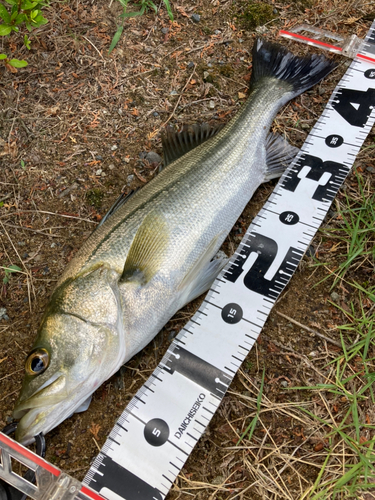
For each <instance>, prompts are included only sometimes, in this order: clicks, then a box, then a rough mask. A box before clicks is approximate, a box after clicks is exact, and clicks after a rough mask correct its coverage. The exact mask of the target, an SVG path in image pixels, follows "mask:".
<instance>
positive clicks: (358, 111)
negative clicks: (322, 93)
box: [332, 89, 375, 127]
mask: <svg viewBox="0 0 375 500" xmlns="http://www.w3.org/2000/svg"><path fill="white" fill-rule="evenodd" d="M332 106H333V108H334V109H335V110H336V111H337V112H338V113H339V114H340V115H341V116H342V117H343V118H344V120H346V121H347V122H348V123H350V125H353V127H364V126H365V125H366V123H367V120H368V118H369V116H370V114H371V111H372V109H373V107H374V106H375V89H368V90H366V92H365V91H363V90H352V89H340V90H339V93H338V94H337V97H336V100H334V101H333V102H332Z"/></svg>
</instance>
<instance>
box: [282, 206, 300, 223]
mask: <svg viewBox="0 0 375 500" xmlns="http://www.w3.org/2000/svg"><path fill="white" fill-rule="evenodd" d="M279 219H280V221H281V222H282V223H283V224H286V225H287V226H294V224H297V222H298V221H299V217H298V214H296V213H295V212H290V211H289V210H288V211H287V212H283V213H282V214H280V215H279Z"/></svg>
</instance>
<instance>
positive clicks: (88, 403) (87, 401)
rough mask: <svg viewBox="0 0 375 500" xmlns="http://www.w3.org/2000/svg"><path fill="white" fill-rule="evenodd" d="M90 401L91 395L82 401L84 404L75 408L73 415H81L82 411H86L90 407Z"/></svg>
mask: <svg viewBox="0 0 375 500" xmlns="http://www.w3.org/2000/svg"><path fill="white" fill-rule="evenodd" d="M91 400H92V395H91V396H89V397H88V398H87V399H85V400H84V402H83V403H82V404H81V405H79V406H78V408H76V410H75V412H74V413H81V412H83V411H86V410H87V408H88V407H89V406H90V403H91Z"/></svg>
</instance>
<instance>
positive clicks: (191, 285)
mask: <svg viewBox="0 0 375 500" xmlns="http://www.w3.org/2000/svg"><path fill="white" fill-rule="evenodd" d="M219 237H220V234H219V235H217V236H216V237H215V238H214V239H213V240H212V241H211V243H210V244H209V246H208V247H207V248H206V250H205V252H204V253H203V254H202V255H201V257H200V258H199V260H198V261H197V262H196V263H195V265H194V266H193V267H192V268H191V269H190V271H189V272H188V273H187V274H186V276H185V278H184V279H183V280H182V282H181V284H180V286H179V290H180V291H181V294H182V296H181V301H182V302H183V305H185V304H187V303H189V302H191V301H192V300H194V299H195V298H196V297H199V295H201V294H202V293H204V292H207V290H208V289H209V288H210V286H211V285H212V282H213V281H214V279H215V278H216V276H217V275H218V274H219V272H220V271H221V270H222V269H223V267H224V266H225V265H226V264H227V262H228V258H227V256H226V255H225V253H224V252H221V251H220V252H218V253H217V254H216V256H215V257H214V258H213V259H212V254H213V252H214V251H215V248H216V246H217V242H218V240H219ZM211 259H212V260H211ZM181 307H182V306H181Z"/></svg>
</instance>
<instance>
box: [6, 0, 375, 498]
mask: <svg viewBox="0 0 375 500" xmlns="http://www.w3.org/2000/svg"><path fill="white" fill-rule="evenodd" d="M248 5H250V4H249V3H248V2H244V1H242V0H238V1H234V0H233V1H232V0H227V1H223V0H221V1H219V0H197V1H194V0H192V1H190V2H187V1H182V0H178V1H176V2H173V4H172V8H173V12H174V15H175V20H174V22H173V23H170V21H169V19H168V16H167V12H166V10H165V8H164V7H163V6H162V5H161V8H160V10H159V13H158V15H157V16H156V15H155V14H154V13H153V12H149V13H148V14H147V15H143V16H142V17H139V18H132V19H129V20H126V22H125V29H124V34H123V36H122V38H121V39H120V42H119V43H118V45H117V47H116V49H115V50H114V51H113V52H112V54H111V55H110V56H108V54H107V52H108V47H109V45H110V42H111V39H112V37H113V35H114V33H115V31H116V25H117V16H118V14H119V13H120V12H121V9H120V6H119V4H118V3H117V2H116V1H109V0H97V1H89V0H74V1H73V0H72V1H68V0H67V1H64V2H53V3H52V5H51V7H50V8H47V9H46V10H45V17H47V19H48V20H49V23H48V24H46V25H45V26H43V27H41V28H40V29H38V30H36V32H34V33H32V34H31V40H32V45H31V50H30V51H29V52H28V51H27V50H26V49H25V48H22V43H21V37H18V38H17V37H16V36H13V37H11V39H10V41H9V40H7V39H5V38H4V37H2V39H1V40H0V43H2V44H3V48H4V49H5V50H7V53H10V52H12V53H13V54H14V57H18V58H25V59H27V60H28V62H29V65H28V67H27V68H24V69H21V70H19V71H18V72H17V73H11V72H9V71H7V70H6V69H5V68H0V73H1V79H0V102H1V109H0V138H1V139H2V140H3V142H1V141H0V142H1V144H0V150H1V149H2V153H3V155H2V156H0V162H1V166H0V205H1V206H0V235H1V240H0V243H1V244H0V265H1V266H9V265H11V264H13V265H17V266H19V267H20V268H21V269H22V270H23V271H24V272H26V273H27V274H19V273H18V274H17V273H14V274H12V275H11V276H10V278H9V282H8V283H3V281H2V280H3V278H4V277H5V274H4V272H3V271H1V270H0V307H4V308H6V314H7V317H5V318H3V319H1V320H0V341H1V347H0V428H2V427H3V426H5V425H6V424H8V423H10V422H12V417H11V414H12V409H13V406H14V403H15V401H16V398H17V395H18V393H19V390H20V387H21V382H22V377H23V367H24V361H25V357H26V355H27V353H28V351H29V349H30V346H31V345H32V343H33V340H34V338H35V336H36V332H37V328H38V325H39V322H40V320H41V316H42V314H43V311H44V309H45V307H46V304H47V301H48V298H49V296H50V295H51V292H52V290H53V287H54V285H55V282H56V281H57V279H58V278H59V276H60V275H61V273H62V271H63V270H64V268H65V266H66V265H67V263H68V262H69V261H70V260H71V259H72V257H73V255H74V254H75V253H76V251H77V250H78V249H79V248H80V247H81V245H82V243H83V242H84V241H85V239H86V238H87V237H88V236H89V235H90V233H91V231H92V230H93V229H94V228H95V226H96V225H97V224H98V222H99V221H100V220H101V218H102V217H103V216H104V214H105V213H106V211H107V210H108V208H109V207H110V206H111V204H112V203H113V202H114V200H115V199H116V198H117V196H118V195H119V193H120V192H121V191H122V190H125V191H127V190H130V189H131V188H134V187H136V186H142V185H144V184H145V183H146V182H148V181H149V180H150V179H152V178H153V176H154V175H156V167H157V164H155V163H150V162H148V161H147V160H145V159H144V156H145V153H147V152H150V151H153V152H156V153H158V154H162V151H161V141H160V133H159V132H160V130H161V129H162V128H163V127H164V125H165V124H166V123H170V124H173V125H182V124H185V123H196V122H209V123H210V124H217V123H224V122H226V121H228V120H229V119H230V117H231V116H233V115H234V114H235V113H236V111H237V110H238V109H239V108H240V106H241V104H242V103H243V102H244V99H245V95H246V93H247V89H248V83H249V77H250V74H251V48H252V45H253V42H254V38H255V36H256V35H259V34H262V35H264V36H266V37H267V38H268V39H270V40H276V38H277V33H278V30H279V29H290V28H292V27H293V26H295V25H298V24H302V23H306V22H307V23H310V24H314V25H317V26H319V27H320V28H325V29H328V30H331V31H335V32H339V33H340V34H342V35H349V34H353V33H354V34H357V35H358V36H359V37H364V36H365V34H366V33H367V31H368V29H369V27H370V25H371V22H372V20H373V18H374V17H375V6H374V4H373V3H371V2H368V3H365V2H359V1H353V0H348V1H344V0H340V1H339V0H332V1H330V0H326V1H320V2H313V1H310V0H297V1H293V0H291V1H286V0H285V1H284V0H280V1H272V0H269V1H268V2H266V3H263V4H259V5H262V6H264V5H267V6H269V8H268V10H267V9H264V11H262V12H261V14H262V16H263V15H264V16H266V17H264V18H261V19H260V20H258V22H260V25H261V26H258V27H256V26H255V24H256V23H253V21H252V19H250V16H249V15H247V16H246V15H245V14H246V8H247V6H248ZM257 5H258V4H257ZM192 14H199V16H200V19H199V21H198V22H194V20H192V18H191V16H192ZM267 16H268V17H267ZM279 41H280V43H282V44H283V45H286V46H289V47H291V48H292V49H293V50H294V52H299V53H301V54H302V53H307V52H310V51H311V49H310V48H308V47H307V46H297V44H291V43H290V42H286V41H285V40H282V39H279ZM20 56H21V57H20ZM338 62H339V67H338V68H337V69H336V70H335V71H334V72H333V73H332V74H330V75H329V77H328V78H326V79H325V80H324V81H323V82H321V83H320V84H319V85H317V86H315V87H314V88H313V89H312V90H309V91H308V92H306V93H304V94H303V95H302V96H300V97H298V98H297V99H296V100H295V101H293V102H291V103H289V104H288V105H287V106H286V107H285V108H284V109H283V110H282V111H281V112H280V113H279V115H278V117H277V119H276V120H275V122H274V130H275V131H277V132H280V133H282V134H285V135H286V136H287V137H288V139H289V141H290V142H291V143H292V144H293V145H295V146H297V147H300V146H301V145H302V144H303V142H304V140H305V138H306V136H307V134H308V132H309V130H310V129H311V127H312V125H313V124H314V122H315V121H316V119H317V118H318V117H319V115H320V114H321V112H322V110H323V108H324V106H325V104H326V102H327V100H328V98H329V96H330V94H331V93H332V91H333V89H334V87H335V86H336V84H337V83H338V81H339V79H340V78H341V76H342V75H343V74H344V72H345V70H346V68H347V65H348V61H347V60H344V59H338ZM373 141H374V134H373V133H370V136H369V138H368V139H367V141H366V145H371V144H372V143H373ZM373 151H374V150H373V149H368V150H367V151H366V154H362V155H360V156H359V157H358V159H357V162H356V164H355V169H356V170H357V171H358V172H360V175H361V178H362V179H363V181H364V182H365V183H366V185H367V186H368V187H369V186H370V187H369V189H370V190H371V189H372V192H373V191H374V183H375V181H374V177H375V176H374V170H373V167H372V166H373V165H374V158H373V156H374V153H373ZM0 153H1V151H0ZM274 185H275V182H271V183H268V184H267V185H262V186H261V187H260V188H259V190H258V191H257V193H256V194H255V196H254V198H253V199H252V200H251V202H250V203H249V205H248V206H247V208H246V210H245V211H244V213H243V214H242V216H241V218H240V219H239V221H238V223H237V224H236V226H235V227H234V229H233V231H232V233H231V234H230V236H229V237H228V239H227V241H226V243H225V245H224V250H225V251H226V252H228V253H233V251H234V249H235V248H236V246H237V245H238V244H239V242H240V240H241V237H242V234H243V232H244V229H245V228H247V227H248V225H249V224H250V222H251V220H252V218H253V217H254V215H255V214H256V213H257V211H258V210H259V209H260V208H261V207H262V205H263V204H264V202H265V201H266V199H267V197H268V196H269V194H270V193H271V191H272V189H273V187H274ZM357 189H358V181H357V178H356V176H355V175H352V174H351V175H350V176H349V177H348V179H347V181H346V184H345V188H344V191H341V192H340V194H339V195H338V201H339V200H342V199H343V198H344V194H345V192H346V193H348V192H349V193H350V192H356V190H357ZM334 207H335V205H334V206H333V208H334ZM334 218H335V216H334V212H333V211H331V212H330V214H329V217H327V219H326V221H325V224H328V225H334V224H335V220H334ZM333 247H334V243H333V241H332V240H331V239H330V238H329V237H327V236H323V234H322V233H318V235H317V236H316V238H315V239H314V241H313V243H312V248H313V251H315V252H317V254H316V255H315V259H318V261H320V262H326V263H328V264H329V266H330V267H331V268H334V267H335V266H337V265H338V263H339V262H340V258H341V253H342V252H338V251H335V249H334V248H333ZM315 263H316V260H314V259H313V258H312V257H311V256H305V257H304V259H303V261H302V262H301V265H300V266H299V269H298V271H297V272H296V274H295V275H294V277H293V279H292V281H291V283H290V284H289V285H288V287H287V289H286V290H285V292H284V293H283V294H282V296H281V298H280V300H279V301H278V303H277V305H276V306H275V307H274V309H273V311H272V313H271V315H270V318H269V320H268V321H267V323H266V326H265V328H264V330H263V332H262V334H261V335H260V337H259V339H258V342H257V344H256V346H255V348H254V349H253V350H252V351H251V353H250V354H249V356H248V357H247V359H246V360H245V362H244V363H243V366H242V370H241V372H240V373H239V374H238V375H237V376H236V378H235V381H234V383H233V384H232V386H231V388H230V390H229V392H228V394H227V395H226V397H225V398H224V401H223V403H222V405H221V406H220V408H219V410H218V411H217V413H216V415H215V416H214V418H213V420H212V422H211V424H210V426H209V428H208V430H207V432H206V433H205V434H204V436H203V437H202V439H201V440H200V441H199V442H198V444H197V446H196V448H195V449H194V451H193V452H192V454H191V456H190V458H189V459H188V461H187V463H186V464H185V466H184V468H183V470H182V473H181V475H180V476H179V478H178V480H177V481H176V484H175V485H174V486H173V487H172V490H171V493H170V494H169V496H168V499H170V500H172V499H173V500H175V499H177V498H181V499H190V498H196V499H199V500H206V499H216V498H217V499H222V500H224V499H229V498H230V499H234V498H242V499H251V500H260V499H276V498H277V499H280V498H281V499H283V498H288V499H298V498H301V497H302V494H303V491H305V490H306V489H307V487H308V486H309V485H311V484H312V483H314V481H315V480H316V478H317V476H318V474H319V471H320V467H321V465H322V463H323V462H324V458H325V457H324V455H323V454H320V453H319V451H320V449H321V448H320V443H323V442H324V429H321V430H320V431H319V432H318V433H316V434H314V433H311V432H310V431H311V429H309V428H308V422H309V421H308V420H301V419H300V417H298V414H297V413H296V412H295V411H294V410H293V408H294V407H293V404H295V403H298V404H301V405H303V404H304V403H308V404H310V409H311V411H318V412H319V410H320V406H321V405H322V403H321V402H320V401H318V400H317V399H316V398H315V396H314V394H313V393H311V391H295V390H286V387H294V386H306V385H312V384H315V383H317V382H319V381H320V378H319V377H320V375H319V374H318V372H317V370H316V368H317V367H319V370H322V371H321V372H320V373H325V371H324V370H326V368H324V366H325V364H326V362H327V360H329V359H331V358H330V356H331V357H332V356H334V355H336V354H337V352H339V351H340V347H338V346H337V345H336V344H334V343H330V342H327V341H325V340H324V339H322V338H321V337H319V336H317V335H315V334H314V333H313V330H316V331H318V332H321V333H323V334H325V335H326V336H328V337H329V338H331V339H333V340H334V341H335V342H340V336H339V332H338V330H337V328H336V327H337V325H339V324H342V323H343V322H344V321H345V317H344V314H343V313H342V312H340V310H338V309H337V308H336V307H334V306H333V305H332V301H333V302H336V303H337V302H338V303H339V305H340V306H341V307H342V308H344V309H345V308H347V307H348V304H349V303H350V300H351V294H352V290H351V289H350V287H349V288H345V287H344V288H343V287H339V286H337V287H336V288H335V289H334V290H331V288H330V287H331V284H332V280H327V281H324V282H322V283H320V284H318V283H319V281H320V280H321V279H323V278H325V277H326V276H327V274H328V273H327V270H326V268H325V267H324V266H318V267H316V266H314V264H315ZM372 272H373V271H372V270H371V267H369V266H362V267H361V268H358V269H357V270H356V271H355V277H356V279H357V280H358V281H361V282H364V281H366V280H367V281H368V280H373V274H372ZM353 273H354V271H353ZM347 277H348V278H350V277H351V276H350V274H349V275H348V276H347ZM314 285H315V286H314ZM333 293H335V294H336V295H332V294H333ZM198 304H199V299H198V300H197V301H195V302H194V303H191V304H189V305H188V306H187V307H186V308H185V309H183V310H181V311H180V312H178V313H177V314H176V316H175V317H174V318H173V319H172V320H171V321H170V322H169V323H168V324H167V325H166V326H165V327H164V328H163V330H162V331H161V333H160V334H159V335H158V336H157V337H156V339H155V340H154V341H153V342H152V343H151V344H150V345H149V346H148V347H147V348H146V349H144V351H142V352H141V353H139V354H138V355H137V356H136V357H135V358H133V359H132V360H131V361H130V362H129V363H128V364H127V367H126V368H125V369H121V370H120V372H119V373H118V374H116V375H115V376H113V377H112V378H111V379H110V380H108V381H107V382H106V383H105V384H103V386H102V387H100V388H99V389H98V390H97V391H96V393H95V394H94V397H93V401H92V403H91V406H90V408H89V410H88V411H86V412H85V413H81V414H76V415H74V416H73V417H71V418H70V419H68V420H66V421H65V422H64V423H63V424H61V425H60V426H59V427H58V428H56V429H54V430H53V431H51V432H50V433H49V434H48V435H47V444H48V450H47V457H46V458H47V460H49V461H50V462H52V463H54V464H55V465H56V466H58V467H60V468H62V469H63V470H64V471H66V472H68V473H69V474H71V475H73V476H75V477H76V478H78V479H82V478H83V477H84V475H85V474H86V472H87V471H88V468H89V466H90V463H91V462H92V460H93V458H94V457H95V456H96V454H97V453H98V449H99V448H100V447H101V446H102V445H103V444H104V442H105V439H106V436H107V435H108V434H109V432H110V430H111V428H112V426H113V425H114V423H115V421H116V419H117V417H118V416H119V415H120V414H121V413H122V411H123V409H124V408H125V406H126V404H127V403H128V402H129V400H130V399H131V398H132V396H133V395H134V393H135V392H136V390H137V389H138V388H139V387H140V386H141V385H142V384H143V382H144V381H145V379H146V378H147V377H148V376H149V375H150V374H151V372H152V371H153V369H154V368H155V366H156V365H157V363H158V362H159V361H160V359H161V357H162V355H163V353H164V352H165V350H166V348H167V346H168V344H169V342H170V340H171V338H173V336H174V335H175V334H176V333H177V332H178V331H179V329H180V328H181V327H182V326H183V325H184V324H185V323H186V321H187V320H188V318H189V317H190V316H191V315H192V314H193V313H194V311H195V310H196V308H197V306H198ZM280 313H281V314H280ZM282 315H284V316H282ZM298 323H299V324H298ZM309 329H310V330H309ZM263 367H265V368H266V371H265V386H264V398H266V401H267V402H268V403H267V404H268V407H267V408H268V409H267V408H266V409H265V410H264V412H263V413H262V423H263V427H262V426H257V428H256V430H255V433H254V435H253V438H252V440H251V444H249V443H247V444H246V446H244V445H239V446H237V447H236V443H237V441H238V436H239V435H241V433H242V432H243V430H245V429H246V427H247V425H248V424H249V421H250V415H253V413H254V408H256V397H257V389H258V388H259V386H260V381H261V376H262V371H263ZM319 370H318V371H319ZM314 398H315V399H314ZM288 405H290V406H288ZM288 408H289V409H288ZM372 411H373V410H372ZM372 417H374V414H372ZM311 425H312V423H311ZM310 434H313V435H310ZM267 444H269V445H270V446H271V445H272V446H274V447H276V448H280V449H282V454H283V456H287V455H289V456H290V457H294V459H293V460H295V459H296V458H299V459H300V460H297V461H296V463H295V465H293V463H294V462H293V461H291V462H288V465H286V466H285V467H284V469H283V470H281V469H280V467H278V465H279V464H280V461H279V462H278V460H280V458H277V457H276V458H275V455H274V454H272V453H268V452H267ZM254 462H257V463H261V464H262V466H263V467H264V472H263V473H264V474H266V473H267V472H266V471H269V473H270V474H271V475H272V474H273V472H272V471H274V470H278V471H279V470H281V472H280V474H281V475H280V481H279V483H280V485H281V487H280V489H279V490H275V489H272V487H271V486H270V487H269V489H267V488H265V487H263V486H261V485H260V484H259V482H257V477H256V476H254V466H253V464H254ZM285 463H287V462H285ZM259 474H261V472H260V471H259ZM258 477H259V476H258ZM363 498H365V497H363ZM366 499H367V500H369V499H370V497H366Z"/></svg>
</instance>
